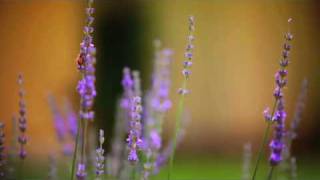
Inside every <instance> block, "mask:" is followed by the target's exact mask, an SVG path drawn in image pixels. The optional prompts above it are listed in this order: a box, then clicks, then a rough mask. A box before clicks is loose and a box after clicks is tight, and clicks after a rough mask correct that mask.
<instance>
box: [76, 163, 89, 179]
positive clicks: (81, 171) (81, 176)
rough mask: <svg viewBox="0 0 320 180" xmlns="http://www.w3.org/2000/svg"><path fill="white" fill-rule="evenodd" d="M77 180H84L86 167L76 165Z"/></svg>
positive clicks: (81, 164) (80, 164)
mask: <svg viewBox="0 0 320 180" xmlns="http://www.w3.org/2000/svg"><path fill="white" fill-rule="evenodd" d="M76 176H77V179H78V180H85V178H86V176H87V173H86V165H85V164H83V163H79V164H78V170H77V174H76Z"/></svg>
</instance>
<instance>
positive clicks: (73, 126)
mask: <svg viewBox="0 0 320 180" xmlns="http://www.w3.org/2000/svg"><path fill="white" fill-rule="evenodd" d="M48 101H49V106H50V109H51V111H52V115H53V122H54V128H55V131H56V135H57V139H58V142H59V143H60V144H61V145H63V154H64V155H65V156H70V155H72V142H70V141H68V140H69V138H68V134H70V136H71V139H75V136H76V133H77V126H78V125H77V117H76V114H75V112H74V111H73V109H72V108H71V105H70V103H69V102H66V105H65V106H66V108H65V114H66V116H63V114H62V113H61V111H60V109H59V106H58V105H57V103H56V100H55V98H54V96H52V95H49V98H48ZM66 121H67V122H66Z"/></svg>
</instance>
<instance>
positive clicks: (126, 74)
mask: <svg viewBox="0 0 320 180" xmlns="http://www.w3.org/2000/svg"><path fill="white" fill-rule="evenodd" d="M121 84H122V87H123V90H124V93H123V97H122V99H121V107H122V108H123V109H124V110H125V111H126V112H127V114H129V113H130V110H131V109H130V107H131V106H130V101H131V98H132V97H133V94H134V92H133V89H134V82H133V79H132V76H131V71H130V69H129V68H127V67H125V68H124V69H123V78H122V81H121Z"/></svg>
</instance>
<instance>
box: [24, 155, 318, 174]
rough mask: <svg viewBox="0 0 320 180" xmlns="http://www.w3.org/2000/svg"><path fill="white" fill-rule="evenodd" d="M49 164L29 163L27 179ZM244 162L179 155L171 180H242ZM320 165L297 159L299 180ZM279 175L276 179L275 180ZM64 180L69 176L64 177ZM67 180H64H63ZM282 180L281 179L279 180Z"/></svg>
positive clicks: (264, 169) (263, 168)
mask: <svg viewBox="0 0 320 180" xmlns="http://www.w3.org/2000/svg"><path fill="white" fill-rule="evenodd" d="M44 163H46V162H42V163H40V162H39V163H38V164H30V162H29V161H27V162H26V167H32V168H25V169H24V170H25V172H24V175H25V176H26V177H27V178H25V179H26V180H43V179H45V178H46V177H47V172H48V165H47V164H44ZM241 165H242V160H241V158H240V157H225V156H211V155H209V156H203V155H202V156H201V155H199V154H197V155H188V156H187V155H180V154H178V156H177V158H176V161H175V166H174V173H173V174H172V177H171V179H172V180H241V170H242V167H241ZM266 165H267V163H266V162H265V161H262V162H261V167H260V168H261V169H260V172H259V173H258V176H257V180H265V179H266V177H267V172H268V170H269V168H268V167H267V166H266ZM319 169H320V163H319V160H318V159H309V158H308V159H299V157H298V179H299V180H319V179H320V171H319ZM65 172H66V168H65V167H62V166H61V167H60V169H59V172H58V173H59V174H64V173H65ZM167 172H168V168H164V169H162V171H161V172H160V174H159V175H158V176H156V177H153V178H152V179H151V180H165V179H167ZM276 173H277V172H276V171H275V174H274V178H276ZM64 177H65V179H67V178H69V174H64ZM63 179H64V178H61V180H63ZM274 180H275V179H274ZM278 180H280V179H278Z"/></svg>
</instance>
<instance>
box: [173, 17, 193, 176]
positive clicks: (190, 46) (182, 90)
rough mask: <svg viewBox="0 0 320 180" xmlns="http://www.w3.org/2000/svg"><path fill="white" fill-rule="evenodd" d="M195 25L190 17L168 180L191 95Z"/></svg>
mask: <svg viewBox="0 0 320 180" xmlns="http://www.w3.org/2000/svg"><path fill="white" fill-rule="evenodd" d="M194 25H195V20H194V17H193V16H190V17H189V35H188V44H187V47H186V53H185V58H186V60H185V61H184V63H183V70H182V74H183V76H184V77H185V79H184V81H183V83H182V87H181V88H180V89H179V90H178V93H179V94H180V95H182V96H181V98H180V100H179V107H178V110H177V118H176V125H175V132H174V140H173V151H172V154H171V156H170V164H169V171H168V180H170V176H171V171H172V168H173V161H174V155H175V150H176V145H177V139H178V136H179V133H180V128H181V118H182V113H183V109H184V95H186V94H187V93H189V90H188V89H187V82H188V79H189V77H190V74H191V71H190V67H191V65H192V58H193V49H194V45H193V41H194V36H193V32H194V28H195V26H194Z"/></svg>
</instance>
